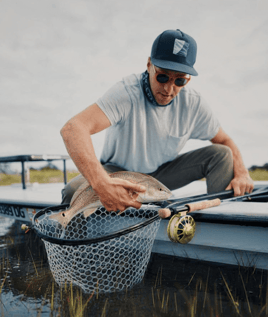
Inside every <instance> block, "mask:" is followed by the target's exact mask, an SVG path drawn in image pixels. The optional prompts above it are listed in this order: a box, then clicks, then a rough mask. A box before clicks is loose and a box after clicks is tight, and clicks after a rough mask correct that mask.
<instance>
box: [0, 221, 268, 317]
mask: <svg viewBox="0 0 268 317" xmlns="http://www.w3.org/2000/svg"><path fill="white" fill-rule="evenodd" d="M18 226H19V224H18ZM0 244H1V245H2V248H1V249H0V253H1V261H0V307H1V309H0V312H1V316H3V317H4V316H9V312H10V311H11V310H12V311H14V310H15V313H16V312H17V313H18V316H21V317H23V316H41V317H42V316H49V317H59V316H61V317H62V316H63V317H65V316H66V317H67V316H68V317H84V316H93V317H94V316H100V317H106V316H107V317H108V316H109V317H114V316H122V317H125V316H128V317H132V316H133V317H134V316H138V317H142V316H144V317H149V316H150V317H164V316H168V317H173V316H174V317H175V316H183V317H187V316H190V317H194V316H199V317H202V316H204V317H207V316H212V317H215V316H218V317H225V316H243V317H244V316H254V317H262V316H267V314H268V272H267V271H265V270H258V269H256V268H255V267H251V268H248V267H244V266H224V265H216V264H213V263H204V262H199V261H191V260H189V259H188V260H185V259H179V258H171V257H167V256H160V255H156V254H152V256H151V259H150V263H149V265H148V269H147V271H146V274H145V277H144V279H143V281H142V283H140V284H139V285H136V286H135V287H133V288H132V289H130V290H126V291H122V292H118V293H111V294H99V293H97V292H95V293H91V294H84V293H83V292H82V291H81V289H80V288H78V287H76V286H74V285H72V284H71V285H67V284H65V285H63V286H62V287H59V286H58V285H57V284H56V283H55V282H54V279H53V276H52V274H51V272H50V270H49V264H48V260H47V257H46V252H45V249H44V245H43V242H42V241H41V240H40V239H39V238H37V237H36V236H35V234H34V233H33V232H31V231H30V232H29V233H28V234H25V233H19V232H17V229H16V228H15V229H14V228H13V229H12V230H11V232H10V233H9V235H6V236H4V237H0ZM18 263H20V264H19V265H18ZM9 294H13V296H14V299H13V302H11V303H8V302H7V300H6V299H7V298H9V297H8V296H9Z"/></svg>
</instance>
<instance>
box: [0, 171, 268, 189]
mask: <svg viewBox="0 0 268 317" xmlns="http://www.w3.org/2000/svg"><path fill="white" fill-rule="evenodd" d="M29 174H30V175H29V177H30V179H29V182H30V183H35V182H37V183H40V184H44V183H63V172H62V171H60V170H56V169H44V170H30V171H29ZM249 174H250V176H251V178H252V179H253V180H254V181H268V170H263V169H255V170H250V171H249ZM77 175H79V172H77V171H67V182H69V181H70V180H71V179H73V178H74V177H75V176H77ZM16 183H21V174H20V173H17V174H6V173H0V186H7V185H11V184H16Z"/></svg>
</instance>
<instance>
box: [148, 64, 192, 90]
mask: <svg viewBox="0 0 268 317" xmlns="http://www.w3.org/2000/svg"><path fill="white" fill-rule="evenodd" d="M153 67H154V73H155V74H156V69H155V66H154V65H153ZM186 75H187V76H188V77H187V78H185V77H178V78H176V79H175V85H176V86H178V87H182V86H185V85H186V84H187V83H188V81H189V80H190V76H189V75H188V74H186ZM156 80H157V81H158V82H159V83H160V84H165V83H167V82H168V81H169V76H168V75H166V74H158V75H157V76H156Z"/></svg>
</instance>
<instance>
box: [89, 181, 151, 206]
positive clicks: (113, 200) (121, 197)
mask: <svg viewBox="0 0 268 317" xmlns="http://www.w3.org/2000/svg"><path fill="white" fill-rule="evenodd" d="M94 190H95V192H96V193H97V195H98V196H99V198H100V201H101V203H102V204H103V206H104V207H105V209H106V210H107V211H117V210H120V211H124V210H125V209H127V208H128V207H134V208H136V209H139V208H140V207H141V205H142V204H141V203H140V202H138V201H137V200H136V199H137V197H138V196H139V193H144V192H145V191H146V188H145V187H144V186H141V185H138V184H133V183H131V182H129V181H127V180H124V179H120V178H110V177H109V179H108V180H107V179H106V182H105V183H102V184H99V185H98V186H94Z"/></svg>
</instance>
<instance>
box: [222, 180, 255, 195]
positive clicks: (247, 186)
mask: <svg viewBox="0 0 268 317" xmlns="http://www.w3.org/2000/svg"><path fill="white" fill-rule="evenodd" d="M253 188H254V184H253V181H252V179H251V177H250V176H249V175H244V176H236V177H234V178H233V179H232V181H231V182H230V184H229V185H228V186H227V187H226V190H229V189H233V190H234V196H243V195H245V193H251V192H252V190H253Z"/></svg>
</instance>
